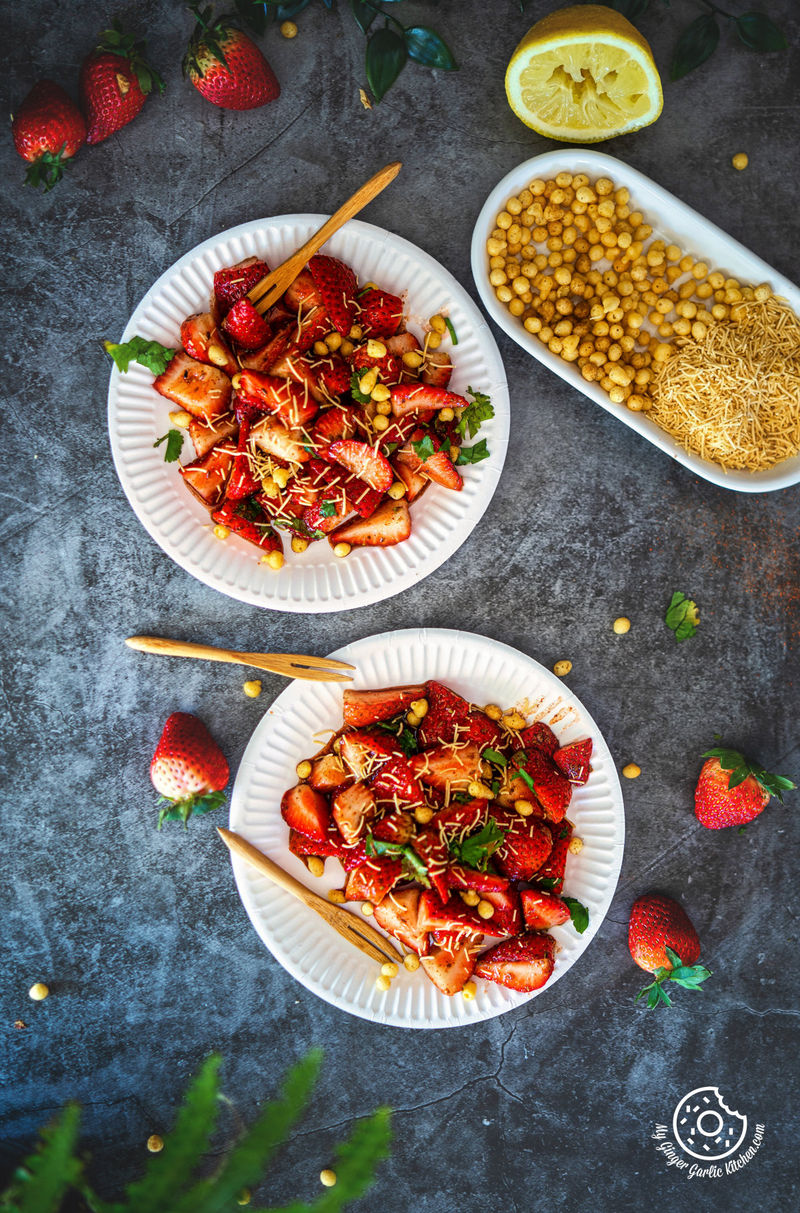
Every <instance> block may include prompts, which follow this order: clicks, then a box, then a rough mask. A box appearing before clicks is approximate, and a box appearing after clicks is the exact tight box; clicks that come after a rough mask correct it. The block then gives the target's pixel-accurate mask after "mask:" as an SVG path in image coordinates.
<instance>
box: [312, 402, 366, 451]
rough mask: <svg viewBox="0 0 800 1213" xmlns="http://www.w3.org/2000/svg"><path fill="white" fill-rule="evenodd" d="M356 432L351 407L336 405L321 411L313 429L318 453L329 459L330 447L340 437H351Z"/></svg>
mask: <svg viewBox="0 0 800 1213" xmlns="http://www.w3.org/2000/svg"><path fill="white" fill-rule="evenodd" d="M355 432H356V423H355V420H354V418H353V414H352V411H351V410H350V409H345V408H342V407H341V406H339V405H334V406H333V407H332V408H329V409H325V410H324V412H322V413H320V414H319V416H318V417H317V419H316V420H315V422H314V425H313V427H312V429H311V437H312V438H313V440H314V446H315V447H316V448H317V454H318V455H319V457H320V458H321V459H327V457H328V447H329V446H330V445H331V443H332V442H338V441H339V439H340V438H350V437H351V436H352V435H353V434H354V433H355Z"/></svg>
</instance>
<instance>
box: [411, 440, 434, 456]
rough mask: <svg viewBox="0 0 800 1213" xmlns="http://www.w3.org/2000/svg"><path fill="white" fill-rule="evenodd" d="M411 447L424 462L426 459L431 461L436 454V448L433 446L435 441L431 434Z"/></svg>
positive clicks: (413, 443)
mask: <svg viewBox="0 0 800 1213" xmlns="http://www.w3.org/2000/svg"><path fill="white" fill-rule="evenodd" d="M411 445H412V446H413V448H414V450H415V452H416V453H417V455H418V456H419V458H420V459H422V460H423V461H424V460H425V459H430V457H431V455H435V454H436V447H435V446H434V445H433V439H432V438H431V436H430V434H426V435H425V437H424V438H421V439H420V441H419V442H412V443H411Z"/></svg>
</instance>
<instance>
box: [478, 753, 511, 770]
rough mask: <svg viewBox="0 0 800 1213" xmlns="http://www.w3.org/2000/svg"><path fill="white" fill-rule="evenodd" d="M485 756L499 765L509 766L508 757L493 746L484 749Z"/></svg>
mask: <svg viewBox="0 0 800 1213" xmlns="http://www.w3.org/2000/svg"><path fill="white" fill-rule="evenodd" d="M483 757H484V758H488V760H489V762H496V763H497V765H498V766H499V767H504V766H507V765H508V764H507V762H506V759H505V758H504V757H503V755H502V754H499V753H498V752H497V750H493V749H491V748H489V749H487V750H484V751H483Z"/></svg>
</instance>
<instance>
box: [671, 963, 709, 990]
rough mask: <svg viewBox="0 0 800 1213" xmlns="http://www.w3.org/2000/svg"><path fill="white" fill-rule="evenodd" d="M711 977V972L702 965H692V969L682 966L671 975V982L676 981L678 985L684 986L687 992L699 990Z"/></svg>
mask: <svg viewBox="0 0 800 1213" xmlns="http://www.w3.org/2000/svg"><path fill="white" fill-rule="evenodd" d="M710 976H711V970H710V969H706V968H704V967H703V966H702V965H692V966H690V967H685V966H683V965H682V966H681V967H680V968H679V969H673V971H672V973H671V974H670V981H674V982H675V984H676V985H679V986H682V987H683V988H684V989H685V990H699V989H700V986H701V984H702V983H703V982H704V981H707V980H708V978H709V977H710Z"/></svg>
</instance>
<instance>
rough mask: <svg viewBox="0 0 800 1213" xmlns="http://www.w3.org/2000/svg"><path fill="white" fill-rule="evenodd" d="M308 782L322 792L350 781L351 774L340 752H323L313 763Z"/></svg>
mask: <svg viewBox="0 0 800 1213" xmlns="http://www.w3.org/2000/svg"><path fill="white" fill-rule="evenodd" d="M308 782H309V783H310V784H311V786H312V788H316V789H317V790H318V791H320V792H330V791H332V790H333V788H340V787H342V786H343V785H344V784H346V783H349V782H350V775H349V774H348V773H347V771H346V770H345V769H344V763H343V762H342V760H341V758H340V757H339V755H338V754H322V755H321V756H320V757H319V758H315V759H314V761H313V762H312V763H311V774H310V775H309V777H308Z"/></svg>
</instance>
